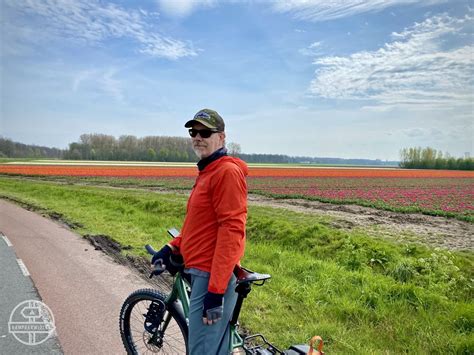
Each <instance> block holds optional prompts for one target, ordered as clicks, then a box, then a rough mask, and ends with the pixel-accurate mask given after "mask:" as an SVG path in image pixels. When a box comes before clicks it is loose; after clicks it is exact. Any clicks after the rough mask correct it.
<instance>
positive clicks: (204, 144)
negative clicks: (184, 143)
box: [191, 123, 225, 159]
mask: <svg viewBox="0 0 474 355" xmlns="http://www.w3.org/2000/svg"><path fill="white" fill-rule="evenodd" d="M192 128H193V129H198V130H200V129H206V130H207V129H209V128H207V127H206V126H204V125H203V124H201V123H195V124H194V125H193V127H192ZM191 139H192V141H193V150H194V153H196V155H197V156H198V158H199V159H203V158H207V157H208V156H209V155H211V154H212V153H214V152H215V151H216V150H217V149H219V148H222V147H223V146H224V140H225V133H224V132H216V133H213V134H211V136H210V137H209V138H202V137H201V135H200V134H198V135H196V137H191Z"/></svg>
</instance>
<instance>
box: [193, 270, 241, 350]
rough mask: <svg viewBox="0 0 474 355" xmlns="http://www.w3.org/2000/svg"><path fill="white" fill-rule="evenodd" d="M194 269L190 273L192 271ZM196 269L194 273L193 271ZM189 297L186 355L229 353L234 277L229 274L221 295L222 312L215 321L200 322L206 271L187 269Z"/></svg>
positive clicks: (206, 279)
mask: <svg viewBox="0 0 474 355" xmlns="http://www.w3.org/2000/svg"><path fill="white" fill-rule="evenodd" d="M193 271H194V272H193ZM196 271H197V272H196ZM189 273H190V274H191V297H190V300H189V301H190V305H189V338H188V346H189V354H190V355H204V354H205V355H221V354H222V355H223V354H229V346H230V324H229V321H230V319H231V318H232V314H233V311H234V307H235V303H236V302H237V296H238V295H237V293H236V292H235V287H236V283H235V281H236V278H235V276H234V275H233V274H232V277H231V279H230V281H229V284H228V286H227V290H226V293H225V295H224V301H223V302H224V313H223V315H222V319H221V320H220V321H218V322H217V323H215V324H212V325H205V324H203V322H202V308H203V301H204V296H205V295H206V293H207V287H208V284H209V274H208V273H205V272H202V271H199V270H195V269H191V270H189Z"/></svg>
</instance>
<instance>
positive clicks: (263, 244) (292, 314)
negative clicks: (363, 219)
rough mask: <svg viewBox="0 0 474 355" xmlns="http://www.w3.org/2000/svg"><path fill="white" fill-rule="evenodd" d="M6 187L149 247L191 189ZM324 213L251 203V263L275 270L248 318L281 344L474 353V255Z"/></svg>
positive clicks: (177, 219) (99, 230)
mask: <svg viewBox="0 0 474 355" xmlns="http://www.w3.org/2000/svg"><path fill="white" fill-rule="evenodd" d="M0 195H1V196H3V197H9V198H12V199H15V200H19V201H23V202H25V203H28V204H30V205H34V206H36V207H37V208H38V209H42V210H43V211H44V212H48V211H49V212H51V211H54V212H57V213H61V214H62V215H63V217H64V218H65V219H67V220H68V221H70V222H74V223H79V224H80V225H81V227H79V228H78V232H79V233H81V234H86V233H87V234H107V235H109V236H111V237H112V238H113V239H115V240H116V241H118V242H120V243H121V244H123V245H131V246H132V249H131V250H128V251H126V252H127V253H132V254H134V255H143V256H144V255H145V252H144V250H143V245H144V244H146V243H151V244H154V245H155V246H156V247H159V246H160V245H161V244H163V243H165V242H166V241H167V240H168V237H167V236H166V229H168V228H169V227H172V226H176V227H178V228H179V227H180V226H181V224H182V221H183V218H184V211H185V204H186V199H187V197H186V196H182V195H177V194H163V193H150V192H149V191H142V190H133V189H127V190H125V189H123V190H122V189H120V190H114V189H109V188H100V187H90V186H77V185H66V184H65V185H57V184H54V183H51V182H49V183H47V182H33V181H27V180H25V179H17V178H0ZM330 223H331V220H330V219H328V218H326V217H315V216H314V215H306V214H298V213H293V212H290V211H285V210H281V209H271V208H263V207H252V208H250V210H249V219H248V227H247V240H248V241H247V248H246V255H245V258H244V260H243V265H244V266H247V267H249V268H251V269H254V270H256V271H258V272H262V273H270V274H272V279H271V280H270V282H268V283H267V284H265V286H263V287H254V290H253V291H252V293H251V294H250V295H249V298H248V299H247V301H246V303H245V304H244V310H243V313H242V317H241V321H242V325H243V326H244V327H245V328H246V329H248V330H249V331H251V332H261V333H263V334H265V336H266V337H267V338H268V339H270V340H271V341H273V342H275V343H276V344H277V345H279V346H281V347H282V348H285V347H288V346H289V345H290V344H293V343H304V342H307V340H308V339H309V338H310V337H311V336H312V335H314V334H319V335H321V336H322V337H323V338H324V339H325V340H327V347H326V350H327V351H328V352H330V353H341V354H346V353H364V354H365V353H369V354H373V353H376V354H379V353H405V352H409V353H466V354H468V353H473V352H474V336H473V328H474V306H473V303H472V300H473V296H474V294H473V283H472V280H473V279H474V274H473V273H474V256H473V254H472V253H469V252H463V253H461V252H448V251H444V250H438V249H430V248H427V247H423V246H420V245H416V244H396V243H393V242H390V241H387V240H376V239H373V238H370V237H369V236H367V235H366V234H364V232H363V231H356V232H352V233H351V232H346V231H341V230H338V229H335V228H332V227H331V224H330Z"/></svg>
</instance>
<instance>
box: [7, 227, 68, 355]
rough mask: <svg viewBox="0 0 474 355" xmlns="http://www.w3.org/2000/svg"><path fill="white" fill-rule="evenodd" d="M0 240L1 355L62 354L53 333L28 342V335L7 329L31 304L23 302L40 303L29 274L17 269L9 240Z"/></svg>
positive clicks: (26, 271) (17, 264) (24, 270)
mask: <svg viewBox="0 0 474 355" xmlns="http://www.w3.org/2000/svg"><path fill="white" fill-rule="evenodd" d="M0 236H1V238H0V270H1V272H0V354H62V350H61V347H60V345H59V342H58V339H57V337H56V334H55V333H54V332H51V333H49V332H47V333H42V334H38V337H37V338H36V336H35V335H34V336H35V338H30V336H29V335H28V334H22V333H16V332H14V331H13V332H10V331H9V330H10V329H12V330H14V329H13V328H10V321H18V320H19V319H20V318H21V317H20V315H19V313H18V312H21V311H22V310H23V308H24V307H25V306H26V305H30V303H31V302H28V303H26V304H24V303H23V302H25V301H31V300H33V301H41V299H40V297H39V295H38V292H37V291H36V289H35V287H34V285H33V282H32V281H31V278H30V277H29V276H28V270H27V269H25V268H24V267H23V270H22V269H21V268H20V265H19V263H20V264H21V261H20V262H19V261H18V258H17V256H16V254H15V251H14V249H13V245H12V244H10V241H9V238H8V237H7V236H5V235H1V234H0ZM23 320H24V321H27V320H26V319H24V318H23ZM14 334H16V335H17V336H18V339H17V338H15V336H14ZM43 340H44V341H43Z"/></svg>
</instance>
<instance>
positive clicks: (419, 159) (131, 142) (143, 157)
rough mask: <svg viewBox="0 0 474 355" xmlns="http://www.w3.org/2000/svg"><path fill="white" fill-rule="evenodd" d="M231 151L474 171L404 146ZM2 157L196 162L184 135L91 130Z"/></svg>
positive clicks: (11, 145)
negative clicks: (382, 156)
mask: <svg viewBox="0 0 474 355" xmlns="http://www.w3.org/2000/svg"><path fill="white" fill-rule="evenodd" d="M227 149H228V151H229V154H231V155H234V156H238V157H240V158H241V159H243V160H244V161H246V162H247V163H274V164H275V163H299V164H301V163H306V164H346V165H380V166H384V165H385V166H387V165H388V166H396V165H398V163H399V165H400V167H401V168H407V169H451V170H454V169H457V170H474V160H473V158H470V157H465V158H454V157H451V156H450V155H449V154H447V153H445V154H443V153H442V152H441V151H437V150H435V149H433V148H430V147H427V148H420V147H417V148H404V149H402V150H401V151H400V162H397V161H382V160H378V159H377V160H371V159H342V158H321V157H304V156H288V155H283V154H245V153H241V148H240V145H239V144H237V143H233V142H231V143H229V144H227ZM0 157H4V158H49V159H71V160H124V161H165V162H166V161H169V162H197V160H198V159H197V157H196V155H195V154H194V152H193V149H192V145H191V140H190V139H189V138H185V137H167V136H147V137H142V138H137V137H135V136H132V135H122V136H120V137H119V138H115V137H114V136H112V135H107V134H100V133H92V134H82V135H81V136H80V137H79V140H78V141H77V142H73V143H70V144H69V147H68V149H58V148H49V147H44V146H36V145H28V144H23V143H18V142H14V141H12V140H10V139H7V138H3V137H0Z"/></svg>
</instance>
